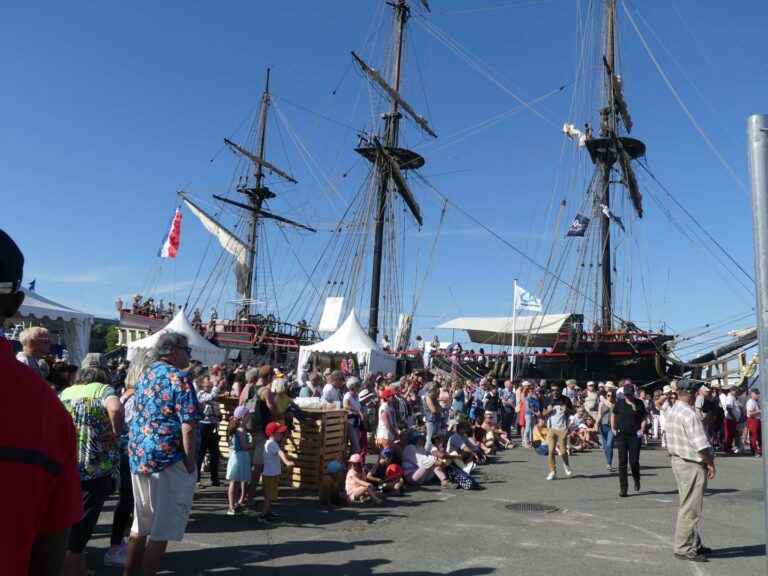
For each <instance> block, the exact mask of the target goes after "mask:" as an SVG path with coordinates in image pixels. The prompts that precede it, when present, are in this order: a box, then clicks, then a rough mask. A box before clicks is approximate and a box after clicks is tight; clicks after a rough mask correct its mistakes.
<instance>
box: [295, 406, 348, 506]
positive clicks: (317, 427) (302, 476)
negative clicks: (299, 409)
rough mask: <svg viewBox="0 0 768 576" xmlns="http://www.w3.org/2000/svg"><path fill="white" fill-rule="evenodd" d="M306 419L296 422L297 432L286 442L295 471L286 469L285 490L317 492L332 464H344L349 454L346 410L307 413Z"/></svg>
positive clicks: (312, 410) (307, 411)
mask: <svg viewBox="0 0 768 576" xmlns="http://www.w3.org/2000/svg"><path fill="white" fill-rule="evenodd" d="M303 412H304V414H305V415H306V418H305V419H304V420H303V421H302V422H300V423H299V422H298V421H295V420H294V430H293V432H289V433H288V434H287V437H286V439H285V442H283V451H284V452H285V455H286V456H287V457H288V459H289V460H291V461H292V462H293V469H292V470H287V469H285V468H284V469H283V473H282V475H281V476H280V484H281V485H282V486H293V487H294V488H301V489H303V490H312V491H316V490H317V489H318V487H319V486H320V480H321V479H322V477H323V472H324V471H325V468H326V466H327V465H328V462H330V461H331V460H338V461H339V462H344V461H345V459H346V452H347V413H346V411H344V410H319V409H304V410H303Z"/></svg>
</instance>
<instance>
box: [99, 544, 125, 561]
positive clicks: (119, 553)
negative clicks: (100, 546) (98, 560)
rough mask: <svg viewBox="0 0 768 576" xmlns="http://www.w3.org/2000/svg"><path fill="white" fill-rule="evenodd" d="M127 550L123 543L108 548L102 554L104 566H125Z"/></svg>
mask: <svg viewBox="0 0 768 576" xmlns="http://www.w3.org/2000/svg"><path fill="white" fill-rule="evenodd" d="M127 552H128V548H127V546H124V545H123V544H121V545H120V546H119V547H114V548H110V549H109V550H107V551H106V553H105V554H104V566H125V555H126V553H127Z"/></svg>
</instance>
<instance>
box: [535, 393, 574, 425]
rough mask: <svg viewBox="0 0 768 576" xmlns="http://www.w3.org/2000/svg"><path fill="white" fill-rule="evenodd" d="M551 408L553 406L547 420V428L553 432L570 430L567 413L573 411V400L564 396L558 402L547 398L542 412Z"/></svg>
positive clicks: (543, 403)
mask: <svg viewBox="0 0 768 576" xmlns="http://www.w3.org/2000/svg"><path fill="white" fill-rule="evenodd" d="M550 406H552V407H553V409H552V412H550V413H549V417H548V418H547V428H550V429H552V430H565V429H566V428H568V414H567V411H569V410H573V404H572V403H571V400H570V399H569V398H568V397H567V396H563V395H562V394H561V395H560V397H559V398H558V399H557V400H555V399H554V398H552V397H548V398H545V399H544V402H542V406H541V407H542V410H544V409H546V408H549V407H550Z"/></svg>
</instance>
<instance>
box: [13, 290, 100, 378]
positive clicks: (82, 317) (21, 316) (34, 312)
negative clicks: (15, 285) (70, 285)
mask: <svg viewBox="0 0 768 576" xmlns="http://www.w3.org/2000/svg"><path fill="white" fill-rule="evenodd" d="M22 291H23V292H24V303H23V304H22V305H21V308H19V311H18V312H17V313H16V315H15V316H14V317H13V318H11V321H12V322H29V321H32V320H41V321H44V322H42V324H44V325H45V326H47V327H48V328H52V329H60V330H61V331H62V333H63V335H64V346H65V347H66V349H67V353H68V354H69V361H70V362H71V363H72V364H75V365H77V366H79V365H80V362H81V361H82V360H83V358H84V357H85V355H86V354H87V353H88V346H89V343H90V341H91V327H92V326H93V315H92V314H86V313H85V312H80V311H78V310H74V309H72V308H69V307H67V306H62V305H61V304H57V303H56V302H54V301H53V300H49V299H48V298H44V297H43V296H40V294H38V293H37V292H35V291H34V290H25V289H23V288H22Z"/></svg>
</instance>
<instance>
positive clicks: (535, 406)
mask: <svg viewBox="0 0 768 576" xmlns="http://www.w3.org/2000/svg"><path fill="white" fill-rule="evenodd" d="M523 406H525V415H526V416H533V414H534V413H535V412H538V411H539V401H538V400H537V399H536V398H534V397H533V396H526V397H525V398H524V399H523Z"/></svg>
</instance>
